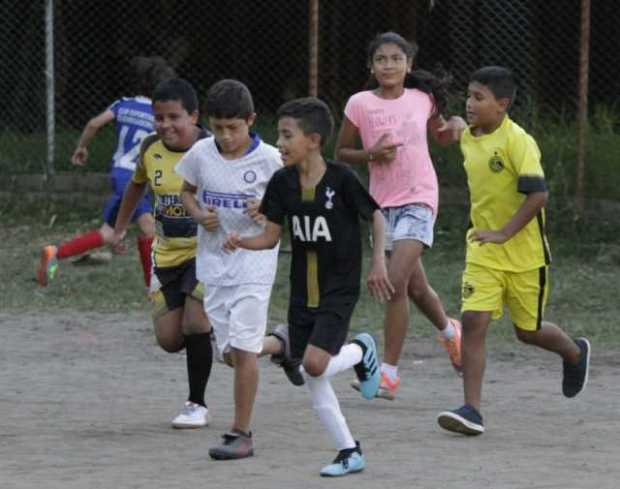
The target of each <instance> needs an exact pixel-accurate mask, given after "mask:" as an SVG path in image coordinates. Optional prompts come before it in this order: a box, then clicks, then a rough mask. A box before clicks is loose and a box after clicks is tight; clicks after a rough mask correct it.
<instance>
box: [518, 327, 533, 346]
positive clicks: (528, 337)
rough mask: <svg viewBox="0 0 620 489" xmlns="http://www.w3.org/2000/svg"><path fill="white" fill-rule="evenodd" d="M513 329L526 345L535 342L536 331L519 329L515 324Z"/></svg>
mask: <svg viewBox="0 0 620 489" xmlns="http://www.w3.org/2000/svg"><path fill="white" fill-rule="evenodd" d="M515 331H516V333H517V339H518V340H519V341H521V342H522V343H525V344H526V345H531V344H533V343H536V331H524V330H522V329H519V328H518V327H516V325H515Z"/></svg>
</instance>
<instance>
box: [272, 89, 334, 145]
mask: <svg viewBox="0 0 620 489" xmlns="http://www.w3.org/2000/svg"><path fill="white" fill-rule="evenodd" d="M277 116H278V119H282V118H283V117H292V118H293V119H296V120H297V123H298V124H299V127H300V128H301V130H302V131H303V133H304V134H306V135H307V134H312V133H317V134H319V136H321V146H323V145H324V144H325V143H326V142H327V141H329V139H330V138H331V137H332V133H333V131H334V118H333V117H332V113H331V111H330V110H329V107H328V106H327V104H326V103H325V102H323V101H322V100H319V99H318V98H316V97H305V98H298V99H295V100H290V101H289V102H286V103H285V104H283V105H282V106H281V107H280V108H279V109H278V112H277Z"/></svg>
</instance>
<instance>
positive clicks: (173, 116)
mask: <svg viewBox="0 0 620 489" xmlns="http://www.w3.org/2000/svg"><path fill="white" fill-rule="evenodd" d="M153 114H154V117H155V131H156V132H157V135H158V136H159V137H160V138H161V140H162V141H163V143H164V144H165V145H166V147H168V148H170V149H173V150H185V149H187V148H189V147H190V146H191V145H192V144H193V143H194V138H195V127H196V123H197V122H198V113H197V112H192V113H191V114H190V113H189V112H187V110H186V109H185V107H183V103H182V102H181V101H180V100H158V101H156V102H154V103H153Z"/></svg>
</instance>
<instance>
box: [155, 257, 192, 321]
mask: <svg viewBox="0 0 620 489" xmlns="http://www.w3.org/2000/svg"><path fill="white" fill-rule="evenodd" d="M154 271H155V275H156V277H157V280H159V283H160V284H161V287H160V288H159V291H157V292H159V293H161V296H162V297H163V301H165V307H166V309H167V311H172V310H174V309H177V308H179V307H183V306H184V305H185V298H186V297H187V296H190V297H194V298H195V299H196V300H199V301H202V298H203V290H202V286H201V284H200V283H199V282H198V279H197V278H196V259H195V258H192V259H190V260H187V261H186V262H183V263H182V264H181V265H178V266H176V267H166V268H159V267H155V270H154ZM162 305H163V304H160V306H162ZM167 311H166V312H167Z"/></svg>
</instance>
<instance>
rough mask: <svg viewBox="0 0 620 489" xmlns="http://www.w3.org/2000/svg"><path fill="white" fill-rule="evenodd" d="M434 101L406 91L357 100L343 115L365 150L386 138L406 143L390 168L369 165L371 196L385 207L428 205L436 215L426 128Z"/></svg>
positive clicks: (361, 94) (358, 96)
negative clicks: (383, 137) (352, 126)
mask: <svg viewBox="0 0 620 489" xmlns="http://www.w3.org/2000/svg"><path fill="white" fill-rule="evenodd" d="M432 113H433V99H432V98H431V96H430V95H428V94H427V93H424V92H422V91H420V90H417V89H415V88H406V89H405V91H404V92H403V94H402V95H401V96H400V97H398V98H397V99H390V100H387V99H383V98H380V97H378V96H377V95H375V94H374V93H373V92H372V91H364V92H359V93H356V94H355V95H353V96H352V97H351V98H350V99H349V101H348V102H347V105H346V107H345V109H344V114H345V115H346V116H347V118H348V119H349V120H350V121H351V122H352V123H353V125H354V126H355V127H357V129H358V131H359V134H360V138H361V140H362V144H363V146H364V149H368V148H371V147H372V146H373V145H374V144H375V143H376V142H377V140H378V139H379V138H380V137H381V136H382V135H383V134H386V133H387V134H389V135H390V139H388V141H391V142H394V143H403V145H402V146H400V147H399V148H398V149H397V152H396V159H394V161H392V162H391V163H387V164H386V163H369V165H368V168H369V172H370V195H372V196H373V197H374V199H375V200H376V201H377V203H378V204H379V205H380V206H381V207H400V206H402V205H405V204H414V203H416V204H423V205H427V206H428V207H430V208H431V209H432V210H433V214H437V199H438V189H437V174H436V173H435V168H434V167H433V162H432V161H431V157H430V154H429V152H428V140H427V123H428V119H429V117H430V116H431V115H432Z"/></svg>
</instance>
